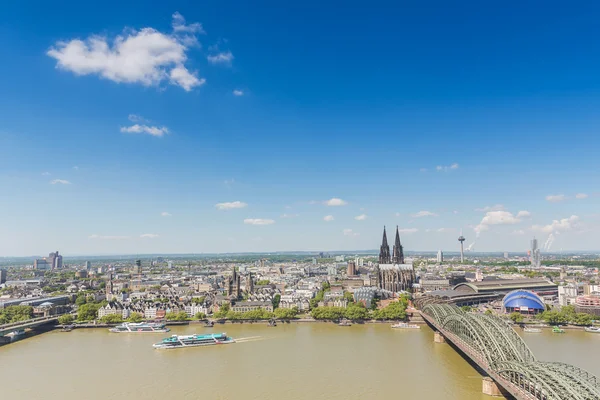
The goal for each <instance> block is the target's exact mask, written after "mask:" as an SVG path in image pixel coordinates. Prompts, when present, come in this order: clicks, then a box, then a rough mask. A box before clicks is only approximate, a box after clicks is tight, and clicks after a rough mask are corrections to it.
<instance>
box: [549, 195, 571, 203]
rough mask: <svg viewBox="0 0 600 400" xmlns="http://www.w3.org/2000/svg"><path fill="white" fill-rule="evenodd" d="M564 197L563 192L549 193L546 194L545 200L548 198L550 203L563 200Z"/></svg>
mask: <svg viewBox="0 0 600 400" xmlns="http://www.w3.org/2000/svg"><path fill="white" fill-rule="evenodd" d="M566 198H567V196H565V195H564V194H550V195H548V196H546V200H548V201H549V202H551V203H558V202H561V201H563V200H565V199H566Z"/></svg>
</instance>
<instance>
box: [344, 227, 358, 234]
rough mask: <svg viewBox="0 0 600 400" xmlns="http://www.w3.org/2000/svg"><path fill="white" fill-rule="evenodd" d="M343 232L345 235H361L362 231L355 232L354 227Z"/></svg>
mask: <svg viewBox="0 0 600 400" xmlns="http://www.w3.org/2000/svg"><path fill="white" fill-rule="evenodd" d="M342 233H343V234H344V236H359V235H360V233H357V232H354V231H353V230H352V229H349V228H348V229H344V230H343V231H342Z"/></svg>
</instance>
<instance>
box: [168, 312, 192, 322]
mask: <svg viewBox="0 0 600 400" xmlns="http://www.w3.org/2000/svg"><path fill="white" fill-rule="evenodd" d="M165 318H166V319H167V321H180V322H182V321H187V320H188V319H189V318H188V315H187V313H186V312H185V311H180V312H178V313H176V312H168V313H167V314H166V315H165Z"/></svg>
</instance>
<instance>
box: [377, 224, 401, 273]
mask: <svg viewBox="0 0 600 400" xmlns="http://www.w3.org/2000/svg"><path fill="white" fill-rule="evenodd" d="M379 264H404V250H403V248H402V244H401V243H400V232H399V231H398V226H396V240H395V241H394V252H393V254H392V255H390V246H389V245H388V241H387V233H386V231H385V226H384V227H383V240H382V241H381V247H380V248H379Z"/></svg>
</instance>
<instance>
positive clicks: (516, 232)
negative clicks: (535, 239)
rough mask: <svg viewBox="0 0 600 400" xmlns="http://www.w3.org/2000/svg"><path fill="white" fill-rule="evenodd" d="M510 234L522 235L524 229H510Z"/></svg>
mask: <svg viewBox="0 0 600 400" xmlns="http://www.w3.org/2000/svg"><path fill="white" fill-rule="evenodd" d="M512 234H513V235H518V236H520V235H524V234H525V231H524V230H523V229H517V230H514V231H512Z"/></svg>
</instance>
